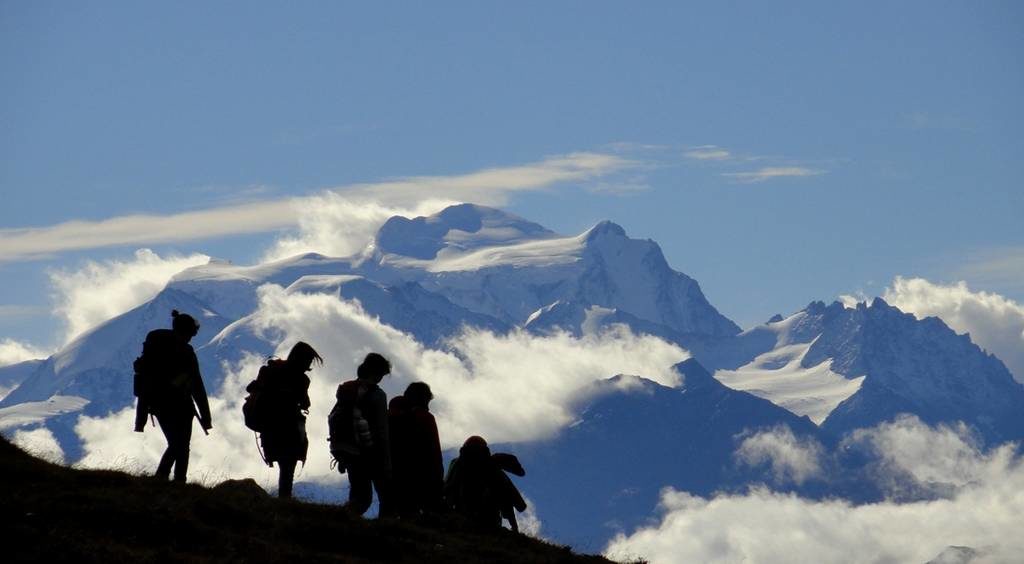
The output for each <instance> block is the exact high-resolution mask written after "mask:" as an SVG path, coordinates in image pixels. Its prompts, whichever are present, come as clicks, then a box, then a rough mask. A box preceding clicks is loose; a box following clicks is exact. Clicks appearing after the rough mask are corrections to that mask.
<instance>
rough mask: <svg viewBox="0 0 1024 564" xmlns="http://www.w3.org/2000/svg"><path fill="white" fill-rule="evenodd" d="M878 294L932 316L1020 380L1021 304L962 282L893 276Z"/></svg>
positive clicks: (1023, 367)
mask: <svg viewBox="0 0 1024 564" xmlns="http://www.w3.org/2000/svg"><path fill="white" fill-rule="evenodd" d="M882 298H883V299H884V300H885V301H886V302H888V303H890V304H891V305H894V306H896V307H898V308H900V309H901V310H903V311H905V312H908V313H912V314H914V316H916V317H917V318H924V317H929V316H935V317H938V318H939V319H942V320H943V321H944V322H945V323H946V324H947V325H949V326H950V327H951V328H952V329H953V330H954V331H956V332H957V333H970V334H971V340H972V341H974V342H975V343H977V344H978V345H979V346H981V347H984V348H985V349H986V350H988V351H989V352H991V353H992V354H995V355H996V356H997V357H999V359H1000V360H1002V361H1003V362H1004V363H1005V364H1006V366H1007V368H1009V369H1010V372H1011V373H1012V374H1013V375H1014V377H1015V378H1016V379H1017V381H1018V382H1024V305H1022V304H1019V303H1017V302H1015V301H1013V300H1010V299H1007V298H1005V297H1003V296H1001V295H999V294H992V293H988V292H973V291H971V289H970V288H968V287H967V283H966V282H958V283H956V284H950V285H943V284H934V283H932V282H929V281H928V280H925V279H923V278H902V277H899V276H898V277H896V279H894V280H893V282H892V286H891V287H889V288H886V289H885V292H884V293H883V294H882Z"/></svg>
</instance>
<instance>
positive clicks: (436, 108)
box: [0, 2, 1024, 347]
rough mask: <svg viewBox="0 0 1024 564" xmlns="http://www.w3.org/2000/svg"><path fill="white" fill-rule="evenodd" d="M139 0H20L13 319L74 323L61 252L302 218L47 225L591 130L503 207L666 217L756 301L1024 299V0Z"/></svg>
mask: <svg viewBox="0 0 1024 564" xmlns="http://www.w3.org/2000/svg"><path fill="white" fill-rule="evenodd" d="M144 4H145V3H137V2H125V3H114V2H104V3H96V4H94V5H91V6H85V5H79V4H78V3H47V2H31V3H28V2H22V3H14V2H7V3H2V4H0V73H2V76H3V85H4V87H3V88H2V89H0V124H2V125H0V194H2V195H3V202H4V205H3V206H2V207H0V227H2V228H3V229H4V231H3V232H0V276H3V278H4V285H3V288H4V289H3V292H2V294H0V337H8V338H13V339H16V340H18V341H24V342H28V343H33V344H36V345H38V346H44V347H45V346H52V345H54V344H56V343H55V342H56V341H57V337H56V336H55V335H57V334H58V332H59V330H58V327H59V325H60V320H59V319H58V318H57V317H55V316H54V315H52V313H51V310H52V306H53V300H54V299H55V298H54V292H55V290H54V288H53V287H52V286H51V283H50V281H49V275H48V273H52V272H54V271H55V269H56V270H64V271H73V270H75V269H77V268H81V266H82V265H83V264H84V261H86V260H93V261H105V260H112V259H116V260H130V259H131V258H132V256H133V253H134V252H135V250H136V249H138V248H140V247H148V248H152V249H154V250H155V251H157V252H158V253H160V254H161V255H165V254H167V253H172V252H173V253H179V254H189V253H194V252H201V253H205V254H208V255H213V256H217V257H222V258H226V259H231V260H234V261H236V262H242V263H247V262H253V261H256V260H258V259H259V258H260V257H261V256H263V255H264V252H265V251H266V249H267V248H268V247H269V246H271V244H272V243H273V241H274V240H275V239H277V238H278V237H279V236H280V229H281V227H280V226H279V225H270V224H272V223H274V222H273V221H269V222H268V221H266V219H265V217H264V220H262V221H263V222H262V223H260V224H259V225H260V226H261V227H258V228H257V227H254V228H252V229H249V230H244V229H239V230H237V231H255V232H246V233H237V234H231V233H219V234H216V235H211V236H208V237H204V238H197V239H191V240H189V239H182V238H181V237H170V236H169V237H165V238H164V239H165V240H145V241H142V242H140V241H139V239H140V237H141V236H142V235H145V233H144V232H143V233H141V235H140V234H139V233H138V228H136V232H134V235H133V234H131V233H129V234H128V235H125V237H124V238H123V240H122V241H121V242H120V243H119V244H116V245H112V246H101V247H90V246H86V248H76V249H67V250H61V249H57V250H51V251H50V252H48V253H47V254H46V256H45V257H39V256H28V255H26V254H25V253H24V252H23V251H24V250H23V249H22V248H21V246H22V245H23V244H24V242H25V240H26V239H25V237H24V235H26V234H29V235H32V236H35V235H38V234H46V233H50V232H52V231H53V229H55V228H54V226H58V225H60V224H64V223H66V222H69V221H75V220H84V221H91V222H101V221H104V220H109V219H111V218H119V217H122V216H126V215H131V214H147V215H169V216H175V217H180V216H179V215H178V214H182V213H186V212H195V211H201V210H208V209H221V208H223V207H224V206H229V205H233V204H240V203H253V202H257V203H258V202H273V201H277V200H280V199H282V198H286V197H289V196H306V195H312V194H316V193H318V192H320V191H322V190H325V189H330V188H338V187H342V188H340V189H339V191H341V192H344V190H345V188H344V187H347V186H351V185H353V184H364V183H375V182H380V181H382V180H387V179H394V178H404V177H421V176H436V177H451V176H457V175H465V174H471V173H474V172H476V171H480V170H484V169H493V168H503V167H504V168H508V167H512V168H514V167H520V166H523V165H529V164H531V163H542V162H545V160H546V159H550V158H552V157H557V156H564V155H574V154H578V153H590V154H600V155H609V156H614V157H615V158H617V159H620V161H619V162H620V165H616V166H611V167H607V168H603V169H601V171H600V172H599V173H595V174H592V175H588V176H587V177H586V178H582V179H579V180H571V181H568V182H554V181H552V182H551V183H549V184H545V185H543V186H540V187H539V188H540V189H535V188H537V187H534V188H531V189H529V190H525V189H524V190H518V189H517V190H510V191H508V192H507V193H506V194H505V195H504V196H503V197H502V201H503V202H505V205H504V207H505V208H506V209H509V210H510V211H512V212H514V213H517V214H519V215H522V216H524V217H526V218H529V219H532V220H534V221H537V222H539V223H542V224H544V225H546V226H547V227H550V228H552V229H554V230H556V231H559V232H563V233H576V232H579V231H582V230H583V229H585V228H587V227H589V226H590V225H592V224H593V223H595V222H596V221H599V220H601V219H611V220H613V221H616V222H617V223H619V224H621V225H623V226H624V227H625V228H626V230H627V232H628V233H629V234H630V235H631V236H634V237H649V238H652V239H654V240H656V241H658V242H659V243H660V244H661V246H662V248H663V249H664V251H665V254H666V256H667V257H668V259H669V262H670V264H672V266H673V267H675V268H676V269H677V270H681V271H683V272H686V273H687V274H690V275H691V276H693V277H695V278H696V279H697V280H698V281H699V282H700V283H701V286H702V288H703V289H704V291H705V293H706V294H707V295H708V297H709V299H710V300H711V302H712V303H713V304H714V305H715V306H716V307H718V308H719V309H720V310H721V311H722V312H723V313H724V314H726V315H727V316H729V317H730V318H732V319H734V320H735V321H737V322H738V323H739V324H740V325H742V326H745V327H746V326H750V325H752V324H754V323H756V322H759V321H763V320H765V319H767V318H768V317H769V316H770V315H771V314H773V313H776V312H783V313H787V312H791V311H794V310H796V309H799V308H801V307H803V306H804V305H806V303H807V302H809V301H811V300H815V299H823V300H830V299H833V298H835V297H836V296H837V295H839V294H849V293H855V292H863V293H865V294H866V295H875V294H880V293H881V292H882V290H883V289H884V288H885V287H886V285H887V284H889V283H890V282H891V280H892V279H893V277H894V276H897V275H903V276H921V277H925V278H928V279H929V280H933V281H937V282H954V281H958V280H965V281H967V283H968V284H969V285H970V286H971V288H972V289H981V290H987V291H992V292H998V293H1000V294H1002V295H1004V296H1007V297H1009V298H1011V299H1014V300H1017V301H1018V302H1020V301H1024V276H1022V274H1024V229H1022V228H1021V227H1020V220H1019V218H1020V216H1021V213H1022V212H1024V190H1022V189H1021V178H1022V176H1024V174H1022V173H1024V158H1022V157H1024V142H1022V135H1021V129H1022V126H1024V113H1022V110H1021V103H1020V101H1021V100H1024V65H1021V63H1020V58H1021V53H1024V6H1022V5H1021V4H1019V3H1016V2H985V3H968V2H964V3H952V2H945V3H939V2H900V3H882V2H878V3H864V2H858V3H849V4H847V5H845V6H837V5H834V4H835V3H823V2H806V3H771V5H769V3H742V4H741V3H727V2H715V3H707V4H706V5H692V4H683V3H679V2H667V3H653V2H652V3H597V2H557V3H554V2H537V3H482V2H460V3H444V4H436V3H430V4H427V3H424V4H423V5H412V6H410V5H404V4H397V3H396V4H386V3H373V6H372V7H371V6H359V5H342V4H340V3H323V4H315V3H304V4H302V6H301V7H299V8H298V9H296V8H293V7H291V8H286V7H278V6H271V5H263V6H258V7H254V6H252V5H250V4H248V3H247V4H241V3H239V4H229V3H200V2H196V3H188V2H185V3H175V4H173V5H166V6H154V5H144ZM623 163H625V164H623ZM385 189H386V188H382V190H385ZM426 196H428V195H424V197H426ZM283 209H284V206H283V205H282V210H283ZM264 215H265V214H264ZM285 215H287V212H286V211H282V216H285ZM90 225H94V224H90ZM268 225H270V226H269V227H268ZM193 227H194V226H193V225H191V224H189V223H187V222H182V223H181V226H180V228H181V231H182V232H183V233H187V232H188V231H189V230H190V229H193ZM85 228H86V229H89V228H91V227H90V226H89V225H86V227H85ZM48 230H49V231H48ZM225 231H230V230H225ZM133 237H135V239H133ZM151 239H152V238H151ZM157 239H159V238H157ZM29 254H31V253H29Z"/></svg>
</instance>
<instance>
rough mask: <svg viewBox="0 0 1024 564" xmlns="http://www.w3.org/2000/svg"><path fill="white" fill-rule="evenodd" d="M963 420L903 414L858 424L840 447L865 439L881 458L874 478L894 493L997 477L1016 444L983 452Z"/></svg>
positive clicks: (940, 490)
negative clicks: (937, 421) (930, 420)
mask: <svg viewBox="0 0 1024 564" xmlns="http://www.w3.org/2000/svg"><path fill="white" fill-rule="evenodd" d="M978 444H979V443H978V442H977V440H976V438H975V437H974V436H973V435H972V431H971V429H970V428H969V427H968V426H967V425H965V424H964V423H963V422H958V423H957V424H956V425H954V426H949V425H939V426H937V427H934V428H932V427H928V426H927V425H925V424H923V423H922V422H921V420H920V419H918V418H917V417H915V416H911V415H903V416H901V417H899V418H897V419H896V420H895V421H892V422H889V423H883V424H881V425H879V426H877V427H873V428H870V429H858V430H856V431H854V432H853V434H852V435H850V436H849V437H847V438H846V439H845V440H844V441H843V445H842V448H844V449H848V448H850V447H851V446H856V445H866V446H867V448H868V449H869V450H870V452H871V453H872V454H873V455H874V457H875V458H876V459H877V463H876V466H877V468H876V470H875V472H874V473H875V474H876V478H877V479H879V480H881V481H882V484H883V486H885V488H886V489H887V491H888V492H889V494H890V495H892V496H902V495H905V494H910V495H915V496H921V495H943V494H944V493H947V492H949V491H956V490H958V489H961V488H964V487H966V486H969V485H971V484H976V483H988V482H992V481H995V480H998V479H999V478H1000V476H1001V475H1002V473H1003V472H1005V469H1006V468H1007V467H1008V466H1010V465H1011V462H1012V460H1013V458H1014V445H1011V444H1007V445H1003V446H1001V447H999V448H995V449H992V450H991V451H990V452H988V453H985V452H982V450H981V449H980V448H979V446H978Z"/></svg>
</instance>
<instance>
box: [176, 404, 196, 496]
mask: <svg viewBox="0 0 1024 564" xmlns="http://www.w3.org/2000/svg"><path fill="white" fill-rule="evenodd" d="M177 428H178V436H177V446H176V449H175V456H174V481H175V482H184V481H185V476H186V475H187V474H188V455H189V445H190V443H191V442H192V414H191V413H190V414H189V415H188V416H187V417H182V418H181V419H179V421H178V424H177Z"/></svg>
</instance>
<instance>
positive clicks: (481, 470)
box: [135, 310, 526, 531]
mask: <svg viewBox="0 0 1024 564" xmlns="http://www.w3.org/2000/svg"><path fill="white" fill-rule="evenodd" d="M171 315H172V317H173V322H172V329H156V330H154V331H150V332H149V334H147V335H146V340H145V343H144V344H143V352H142V356H140V357H139V358H138V359H136V361H135V395H136V396H137V397H138V404H137V411H136V418H135V430H136V431H139V432H141V431H143V430H144V428H145V425H146V420H147V419H148V418H151V417H155V418H156V421H157V422H158V423H159V425H160V429H161V431H162V432H163V433H164V436H165V437H166V439H167V449H166V451H165V452H164V454H163V457H162V458H161V459H160V464H159V465H158V466H157V470H156V476H157V477H158V478H162V479H165V480H167V479H169V478H170V475H171V469H172V467H173V470H174V480H175V481H177V482H184V481H185V478H186V473H187V471H188V458H189V445H190V442H191V438H192V419H193V418H196V417H198V419H199V423H200V426H201V427H202V428H203V430H204V431H206V432H208V431H209V430H210V429H211V428H212V427H213V424H212V421H211V417H210V407H209V402H208V400H207V396H206V388H205V386H204V384H203V379H202V376H201V374H200V372H199V363H198V361H197V359H196V354H195V351H194V350H193V349H192V346H191V345H190V344H189V341H190V340H191V339H192V337H194V336H195V335H196V334H197V333H198V332H199V324H198V323H197V322H196V320H195V319H194V318H193V317H192V316H190V315H187V314H182V313H179V312H178V311H177V310H175V311H173V312H171ZM314 362H316V363H317V364H319V365H323V362H324V360H323V358H322V357H321V356H320V354H319V353H317V352H316V351H315V350H314V349H313V347H312V346H310V345H309V344H307V343H304V342H301V341H300V342H298V343H296V344H295V346H293V347H292V349H291V351H290V352H289V354H288V358H287V359H285V360H281V359H277V358H272V359H270V360H268V361H267V363H266V364H265V365H264V366H263V367H261V368H260V370H259V373H258V375H257V377H256V379H255V380H253V381H252V382H250V383H249V385H248V386H247V387H246V392H247V393H248V396H247V397H246V398H245V402H244V405H243V408H242V411H243V418H244V421H245V425H246V426H247V427H249V428H250V429H252V430H254V431H255V432H257V433H258V439H257V441H258V447H259V448H260V455H261V457H262V458H263V460H264V462H266V463H267V464H268V465H269V466H273V465H274V463H276V464H277V466H278V471H279V477H278V496H279V497H282V498H289V497H291V496H292V486H293V483H294V475H295V468H296V466H297V465H298V463H299V462H302V463H305V461H306V456H307V454H308V450H309V439H308V437H307V435H306V417H307V415H308V414H309V407H310V398H309V386H310V378H309V376H308V375H307V374H306V373H307V372H309V370H310V369H311V368H312V367H313V363H314ZM390 373H391V363H390V362H389V361H388V360H387V359H386V358H384V357H383V356H382V355H380V354H378V353H370V354H368V355H366V358H365V359H364V360H363V362H362V363H361V364H360V365H359V367H358V369H357V370H356V378H355V379H353V380H349V381H347V382H344V383H342V384H341V385H339V386H338V390H337V393H336V394H335V397H336V400H337V401H336V403H335V405H334V408H333V409H332V410H331V413H330V415H329V416H328V428H329V433H330V438H329V439H328V440H329V443H330V452H331V456H332V457H333V459H334V463H335V464H336V465H337V468H338V470H339V471H340V472H341V473H343V474H344V473H347V474H348V479H349V499H348V503H347V504H346V505H345V507H346V508H347V509H348V510H349V511H351V512H352V513H354V514H357V515H363V514H364V513H366V511H367V510H368V509H369V508H370V506H371V505H372V502H373V492H374V491H376V492H377V500H378V504H379V510H378V515H379V516H380V517H385V518H386V517H399V518H414V517H418V516H421V515H427V514H436V513H441V512H444V511H448V510H453V511H455V512H457V513H460V514H462V515H464V516H466V517H467V518H468V519H469V521H470V522H472V523H475V524H479V525H481V526H484V527H488V528H494V527H500V526H501V521H502V519H503V518H504V519H506V520H508V522H509V525H510V527H511V528H512V530H514V531H518V530H519V528H518V523H517V521H516V516H515V512H516V511H519V512H522V511H525V510H526V502H525V501H524V500H523V497H522V495H521V494H520V493H519V490H518V489H517V488H516V486H515V484H513V483H512V481H511V480H510V479H509V477H508V475H507V474H506V473H511V474H514V475H517V476H523V475H525V473H526V472H525V470H524V469H523V467H522V465H520V463H519V460H518V459H517V458H516V457H515V456H514V455H511V454H507V453H494V454H492V453H491V451H490V448H489V447H488V445H487V442H486V441H485V440H484V439H483V438H482V437H478V436H472V437H469V438H468V439H466V442H465V443H464V444H463V445H462V448H460V449H459V456H458V457H457V458H455V459H454V460H452V461H451V463H450V464H449V466H448V472H447V475H445V470H444V463H443V459H442V454H441V441H440V437H439V434H438V430H437V422H436V421H435V420H434V415H433V414H432V413H430V402H431V400H433V398H434V395H433V393H432V391H431V389H430V386H429V385H427V384H426V383H425V382H413V383H411V384H409V386H408V387H407V388H406V390H405V392H404V394H403V395H400V396H397V397H394V398H392V399H391V402H390V404H389V403H388V399H387V394H385V392H384V390H382V389H381V388H380V383H381V381H382V380H383V378H384V376H386V375H388V374H390Z"/></svg>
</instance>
